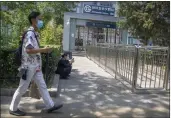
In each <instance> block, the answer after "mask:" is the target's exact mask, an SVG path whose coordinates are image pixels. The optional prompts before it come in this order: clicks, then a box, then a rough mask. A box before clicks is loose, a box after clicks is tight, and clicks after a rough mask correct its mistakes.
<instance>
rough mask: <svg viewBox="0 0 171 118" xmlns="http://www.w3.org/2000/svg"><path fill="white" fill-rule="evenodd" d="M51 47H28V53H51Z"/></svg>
mask: <svg viewBox="0 0 171 118" xmlns="http://www.w3.org/2000/svg"><path fill="white" fill-rule="evenodd" d="M51 50H52V49H51V48H39V49H34V48H32V49H31V48H27V49H26V52H27V53H28V54H36V53H49V52H51Z"/></svg>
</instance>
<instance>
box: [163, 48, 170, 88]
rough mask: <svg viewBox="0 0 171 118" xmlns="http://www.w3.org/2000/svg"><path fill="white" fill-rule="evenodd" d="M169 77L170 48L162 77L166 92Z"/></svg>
mask: <svg viewBox="0 0 171 118" xmlns="http://www.w3.org/2000/svg"><path fill="white" fill-rule="evenodd" d="M169 76H170V47H169V48H168V53H167V63H166V70H165V75H164V85H165V89H166V90H168V81H169Z"/></svg>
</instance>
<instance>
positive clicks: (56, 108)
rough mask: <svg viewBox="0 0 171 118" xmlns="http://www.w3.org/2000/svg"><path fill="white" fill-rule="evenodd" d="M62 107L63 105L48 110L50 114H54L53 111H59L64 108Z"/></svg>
mask: <svg viewBox="0 0 171 118" xmlns="http://www.w3.org/2000/svg"><path fill="white" fill-rule="evenodd" d="M62 107H63V105H62V104H61V105H54V107H52V108H50V109H48V110H47V112H48V113H51V112H53V111H55V110H58V109H60V108H62Z"/></svg>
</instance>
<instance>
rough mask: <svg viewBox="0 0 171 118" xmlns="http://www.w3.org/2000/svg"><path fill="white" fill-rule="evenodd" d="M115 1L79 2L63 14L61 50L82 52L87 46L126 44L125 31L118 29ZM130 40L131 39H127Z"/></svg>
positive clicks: (126, 35) (126, 34)
mask: <svg viewBox="0 0 171 118" xmlns="http://www.w3.org/2000/svg"><path fill="white" fill-rule="evenodd" d="M117 9H118V6H117V2H116V1H98V2H92V1H90V2H79V3H78V4H77V7H76V8H75V9H74V10H73V12H67V13H65V14H64V32H63V50H64V51H71V52H72V51H75V50H80V49H81V50H84V48H85V46H86V45H87V44H88V45H89V44H91V45H97V44H98V43H113V44H118V43H119V44H121V43H122V44H128V33H127V30H122V29H118V28H117V26H116V22H118V21H119V20H122V19H123V18H120V17H118V16H117ZM129 40H131V39H129Z"/></svg>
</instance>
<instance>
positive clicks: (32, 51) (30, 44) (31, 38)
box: [26, 31, 52, 54]
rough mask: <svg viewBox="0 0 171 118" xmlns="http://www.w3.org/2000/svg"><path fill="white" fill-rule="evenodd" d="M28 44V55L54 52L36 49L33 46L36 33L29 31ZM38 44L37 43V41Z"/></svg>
mask: <svg viewBox="0 0 171 118" xmlns="http://www.w3.org/2000/svg"><path fill="white" fill-rule="evenodd" d="M26 38H27V42H26V52H27V53H28V54H36V53H49V52H51V51H52V49H51V48H48V47H47V48H38V49H37V48H35V45H33V41H34V40H36V39H35V38H34V33H33V32H31V31H29V32H27V37H26ZM36 42H37V41H36Z"/></svg>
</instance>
